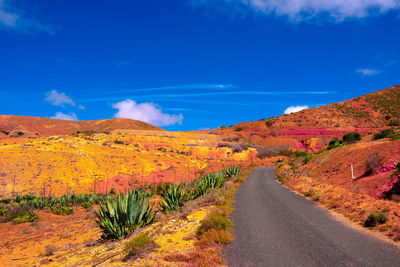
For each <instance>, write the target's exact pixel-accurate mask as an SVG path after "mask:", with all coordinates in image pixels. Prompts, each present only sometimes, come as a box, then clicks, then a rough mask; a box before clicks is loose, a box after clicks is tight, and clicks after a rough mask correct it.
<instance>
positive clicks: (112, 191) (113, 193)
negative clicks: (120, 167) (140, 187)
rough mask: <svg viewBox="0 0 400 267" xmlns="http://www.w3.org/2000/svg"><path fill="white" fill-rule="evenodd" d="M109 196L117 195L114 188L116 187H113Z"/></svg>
mask: <svg viewBox="0 0 400 267" xmlns="http://www.w3.org/2000/svg"><path fill="white" fill-rule="evenodd" d="M109 194H110V195H115V188H114V187H112V188H111V189H110V192H109Z"/></svg>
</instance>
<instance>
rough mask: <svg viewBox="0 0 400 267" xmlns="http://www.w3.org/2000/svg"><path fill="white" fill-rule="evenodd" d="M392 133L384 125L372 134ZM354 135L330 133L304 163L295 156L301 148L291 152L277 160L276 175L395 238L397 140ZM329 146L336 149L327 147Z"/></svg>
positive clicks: (399, 170)
mask: <svg viewBox="0 0 400 267" xmlns="http://www.w3.org/2000/svg"><path fill="white" fill-rule="evenodd" d="M393 133H395V132H394V131H386V130H383V131H381V132H379V133H378V134H375V135H374V136H373V137H374V138H373V139H374V140H376V139H381V138H392V137H393V135H392V134H393ZM377 135H378V138H376V137H377ZM359 140H360V137H359V136H358V135H356V134H351V135H350V134H346V135H344V136H343V138H342V139H338V138H334V139H332V140H331V142H330V143H329V145H328V151H326V152H324V153H316V155H314V157H313V158H312V159H310V160H309V161H308V162H305V161H303V162H301V161H299V160H298V156H302V157H304V158H305V157H306V156H307V155H306V153H304V152H295V157H288V158H286V159H285V160H284V161H283V162H280V163H279V166H278V167H277V169H276V174H277V177H278V179H279V181H280V182H282V183H283V184H285V185H286V186H288V187H289V188H291V189H293V190H295V191H297V192H299V193H301V194H303V195H304V196H305V197H307V198H309V199H310V200H313V201H316V202H319V203H321V204H322V205H324V206H325V207H327V208H329V209H332V210H334V211H336V212H338V213H340V214H342V215H344V216H345V217H347V218H348V219H349V220H351V221H353V222H355V223H357V224H358V225H360V226H363V227H366V228H368V229H371V230H373V231H377V232H380V233H382V234H384V235H386V236H387V237H389V238H391V239H392V240H394V241H400V228H399V227H398V226H399V225H400V216H399V214H400V207H399V205H398V201H399V200H398V198H397V196H398V194H399V193H400V190H399V189H400V187H399V184H400V163H399V154H398V147H399V145H400V143H399V141H396V140H392V141H390V142H379V143H376V142H363V143H360V144H357V142H358V141H359ZM339 147H340V148H339ZM333 148H338V149H337V150H335V151H329V150H331V149H333ZM301 163H303V164H301ZM304 163H305V164H304ZM350 163H351V164H352V169H353V175H355V176H354V177H353V178H352V172H351V168H350V167H351V166H350ZM379 190H381V191H379ZM395 201H396V202H395Z"/></svg>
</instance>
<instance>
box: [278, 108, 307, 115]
mask: <svg viewBox="0 0 400 267" xmlns="http://www.w3.org/2000/svg"><path fill="white" fill-rule="evenodd" d="M308 108H310V107H309V106H290V107H288V108H287V109H285V111H284V114H290V113H296V112H299V111H302V110H303V109H308Z"/></svg>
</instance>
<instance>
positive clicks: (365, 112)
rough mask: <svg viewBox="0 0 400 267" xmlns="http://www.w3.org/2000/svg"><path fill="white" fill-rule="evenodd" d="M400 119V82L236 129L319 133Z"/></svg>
mask: <svg viewBox="0 0 400 267" xmlns="http://www.w3.org/2000/svg"><path fill="white" fill-rule="evenodd" d="M398 122H400V85H397V86H393V87H389V88H386V89H383V90H380V91H377V92H374V93H371V94H367V95H363V96H360V97H356V98H353V99H350V100H347V101H344V102H339V103H335V104H330V105H326V106H322V107H316V108H310V109H307V110H303V111H300V112H297V113H292V114H289V115H282V116H279V117H276V118H270V119H267V120H260V121H257V122H255V121H252V122H243V123H239V124H237V125H235V126H234V127H233V128H235V129H236V128H238V127H241V128H243V129H269V130H270V131H276V132H277V133H281V134H285V133H286V134H290V131H291V130H293V129H296V131H297V132H296V131H294V132H293V134H296V133H297V134H300V131H302V130H306V131H307V132H310V133H311V131H313V132H314V134H318V129H320V132H319V134H323V133H324V131H323V130H324V129H325V131H327V132H329V131H332V130H333V131H334V130H339V131H340V130H341V129H347V128H364V129H368V128H379V127H384V126H387V125H390V124H396V123H398Z"/></svg>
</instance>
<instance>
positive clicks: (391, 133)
mask: <svg viewBox="0 0 400 267" xmlns="http://www.w3.org/2000/svg"><path fill="white" fill-rule="evenodd" d="M394 135H395V132H394V130H393V129H385V130H382V131H380V132H379V133H376V134H374V140H379V139H384V138H389V137H393V136H394Z"/></svg>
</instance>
